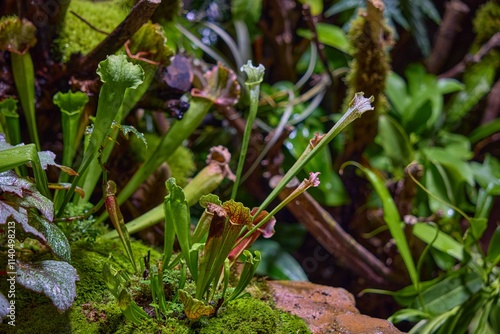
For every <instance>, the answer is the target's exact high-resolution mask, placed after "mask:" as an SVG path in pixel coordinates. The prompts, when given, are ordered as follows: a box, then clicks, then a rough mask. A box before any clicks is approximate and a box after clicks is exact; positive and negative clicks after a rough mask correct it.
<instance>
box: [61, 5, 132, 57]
mask: <svg viewBox="0 0 500 334" xmlns="http://www.w3.org/2000/svg"><path fill="white" fill-rule="evenodd" d="M70 11H73V12H75V13H77V14H78V15H80V16H82V17H83V18H84V19H86V20H87V21H89V22H90V23H91V24H92V25H94V26H95V27H96V28H98V29H100V30H102V31H105V32H108V33H110V32H111V31H113V30H114V29H115V28H116V26H118V24H120V23H121V22H122V21H123V20H124V19H125V17H126V16H127V10H126V9H125V8H124V6H123V4H122V1H118V0H114V1H89V0H72V1H71V3H70V5H69V7H68V11H67V14H66V16H65V18H64V22H63V23H62V25H61V30H60V33H59V38H58V39H57V40H56V45H57V46H58V51H59V52H60V54H61V57H62V59H61V60H62V61H63V62H66V61H68V60H69V58H70V56H71V54H72V53H82V54H84V55H85V54H87V53H88V52H89V51H91V50H92V49H93V48H95V47H96V46H97V45H98V44H99V43H100V42H101V41H102V40H104V38H106V35H105V34H102V33H100V32H97V31H96V30H94V29H92V28H91V27H90V26H89V25H88V24H86V23H85V22H83V21H82V20H80V19H79V18H78V17H76V16H75V15H73V14H71V12H70Z"/></svg>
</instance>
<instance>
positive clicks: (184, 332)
mask: <svg viewBox="0 0 500 334" xmlns="http://www.w3.org/2000/svg"><path fill="white" fill-rule="evenodd" d="M132 248H133V250H134V254H135V256H136V257H141V256H144V255H146V254H147V251H148V250H150V247H148V246H144V245H142V244H141V243H139V242H133V243H132ZM159 259H160V254H159V253H158V252H156V251H154V250H151V260H150V261H151V263H157V261H158V260H159ZM0 260H5V259H1V258H0ZM107 261H109V262H110V263H111V264H112V266H113V267H114V268H116V269H125V270H128V271H130V272H131V270H132V267H131V265H130V263H129V262H128V260H127V257H126V256H125V254H124V252H123V247H122V245H121V243H120V241H119V240H104V241H98V242H97V243H94V244H91V243H86V242H78V243H75V244H74V245H73V246H72V265H73V266H74V267H75V268H76V269H77V272H78V275H79V277H80V280H79V281H78V282H77V298H76V300H75V302H74V304H73V306H72V307H71V308H70V309H69V310H68V311H67V312H65V313H59V312H58V311H57V309H56V308H55V307H54V306H53V305H52V302H51V301H50V300H49V299H48V298H47V297H45V296H44V295H41V294H36V293H34V292H32V291H29V290H27V289H24V288H22V287H21V286H18V287H17V291H16V292H17V294H16V331H15V332H16V333H58V334H65V333H68V334H69V333H71V334H73V333H76V334H78V333H81V334H91V333H119V334H129V333H130V334H132V333H176V334H197V333H230V332H234V333H245V334H246V333H273V334H274V333H308V330H307V327H306V325H305V324H304V322H303V321H302V320H300V319H299V318H297V317H294V316H291V315H289V314H288V313H285V312H282V311H280V310H276V309H275V308H274V306H273V305H272V304H270V303H269V302H265V301H262V300H260V299H255V298H244V299H238V300H236V301H233V302H230V303H229V305H228V306H227V307H225V308H224V309H221V310H220V311H219V314H218V316H217V317H214V318H210V319H203V320H202V321H199V322H197V323H190V322H189V321H188V320H179V319H177V318H175V317H171V318H169V319H166V320H161V321H159V322H158V321H156V319H153V318H151V319H147V320H145V321H143V322H142V323H141V324H140V325H134V324H133V323H131V322H129V321H127V320H126V319H125V317H124V316H123V315H122V313H121V310H120V309H119V307H118V304H117V302H116V300H115V298H114V297H113V296H112V295H111V294H110V293H109V292H108V290H107V288H106V285H105V283H104V280H103V278H102V267H103V264H104V263H105V262H107ZM167 277H170V275H167ZM175 278H176V275H175V273H172V277H170V281H175V280H176V279H175ZM167 281H168V279H167ZM171 283H175V282H171ZM6 285H7V281H6V280H0V290H3V291H6V288H7V286H6ZM256 286H257V285H254V289H253V290H252V291H253V292H255V289H257V292H258V293H257V294H258V295H261V294H262V292H263V291H264V290H263V288H262V287H260V288H256ZM186 288H189V287H188V286H186ZM265 299H269V298H265ZM0 333H12V327H11V326H9V325H7V324H0Z"/></svg>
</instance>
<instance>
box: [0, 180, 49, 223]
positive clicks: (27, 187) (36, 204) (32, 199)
mask: <svg viewBox="0 0 500 334" xmlns="http://www.w3.org/2000/svg"><path fill="white" fill-rule="evenodd" d="M21 191H22V194H21V197H20V196H19V195H18V194H16V193H14V194H12V193H9V192H4V193H3V195H2V196H3V198H4V199H5V200H7V201H9V202H10V203H11V205H13V206H16V207H23V208H26V209H29V208H35V209H37V210H38V211H40V213H41V214H42V215H44V216H45V217H46V218H47V219H48V220H49V221H52V220H53V219H54V204H53V203H52V201H51V200H49V199H48V198H47V197H45V196H43V195H42V194H41V193H40V192H39V191H38V189H37V188H36V186H35V185H34V184H33V183H30V182H28V184H24V183H23V187H22V188H21Z"/></svg>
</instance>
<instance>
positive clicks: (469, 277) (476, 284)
mask: <svg viewBox="0 0 500 334" xmlns="http://www.w3.org/2000/svg"><path fill="white" fill-rule="evenodd" d="M482 287H483V281H482V279H481V277H480V276H479V275H478V274H477V273H475V272H474V271H471V272H468V273H466V274H464V275H462V274H459V275H452V276H450V277H446V278H445V279H443V280H442V281H440V282H439V283H436V284H435V285H433V286H431V287H430V288H428V289H426V290H425V291H423V292H422V294H421V296H420V297H419V298H416V299H415V301H414V303H413V306H412V308H415V309H423V310H426V311H427V312H429V313H431V314H434V315H439V314H444V313H445V312H448V311H450V310H453V309H454V308H456V307H458V306H460V305H461V304H463V303H465V302H466V301H467V300H469V298H471V296H472V295H473V294H475V293H477V292H478V291H479V290H480V289H481V288H482ZM420 300H422V302H423V305H422V304H420Z"/></svg>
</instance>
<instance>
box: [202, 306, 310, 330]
mask: <svg viewBox="0 0 500 334" xmlns="http://www.w3.org/2000/svg"><path fill="white" fill-rule="evenodd" d="M199 333H200V334H216V333H217V334H220V333H245V334H246V333H248V334H251V333H310V332H309V330H308V329H307V326H306V325H305V324H304V322H303V321H302V320H300V319H299V318H297V317H294V316H292V315H290V314H288V313H285V312H281V311H278V310H275V309H272V308H271V307H270V306H269V305H268V304H266V303H265V302H263V301H261V300H258V299H252V298H240V299H236V300H234V301H232V302H230V303H229V305H228V306H227V308H226V309H225V310H220V311H219V314H218V315H217V317H215V318H211V319H210V320H209V321H208V325H207V326H206V327H203V328H201V329H200V331H199Z"/></svg>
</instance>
